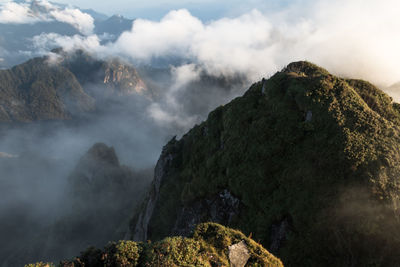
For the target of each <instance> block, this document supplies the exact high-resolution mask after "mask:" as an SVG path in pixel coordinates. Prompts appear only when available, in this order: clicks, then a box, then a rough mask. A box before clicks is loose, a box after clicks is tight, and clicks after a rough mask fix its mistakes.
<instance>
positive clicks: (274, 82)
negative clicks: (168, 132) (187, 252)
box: [131, 62, 400, 266]
mask: <svg viewBox="0 0 400 267" xmlns="http://www.w3.org/2000/svg"><path fill="white" fill-rule="evenodd" d="M399 120H400V113H399V105H398V104H395V103H392V102H391V98H390V97H388V96H387V95H386V94H384V93H383V92H381V91H380V90H379V89H378V88H376V87H374V86H373V85H371V84H369V83H367V82H364V81H360V80H346V79H342V78H339V77H336V76H334V75H332V74H330V73H328V72H327V71H326V70H324V69H322V68H320V67H318V66H315V65H313V64H311V63H308V62H295V63H292V64H290V65H288V66H287V67H286V68H285V69H283V70H282V71H280V72H278V73H276V74H275V75H274V76H272V77H271V78H270V79H268V80H263V81H261V82H258V83H255V84H253V85H252V86H251V88H250V89H249V90H248V91H247V92H246V93H245V94H244V96H242V97H239V98H236V99H234V100H233V101H232V102H231V103H229V104H227V105H225V106H221V107H219V108H217V109H216V110H214V111H213V112H211V113H210V115H209V116H208V119H207V120H206V121H205V122H203V123H202V124H200V125H196V126H195V127H194V128H193V129H192V130H190V131H189V132H188V133H187V134H186V135H184V136H183V137H182V138H181V139H180V140H175V139H173V140H171V141H170V142H169V143H168V144H167V145H166V146H165V147H164V150H163V152H162V154H161V157H160V159H159V161H158V163H157V167H156V170H155V178H154V181H153V185H152V190H151V192H150V193H149V195H148V198H147V201H146V202H145V203H143V206H142V208H141V211H140V212H138V214H136V215H135V218H134V219H133V221H132V225H131V234H132V237H133V238H134V239H136V240H146V239H151V240H157V239H161V238H164V237H165V236H168V235H171V234H188V233H190V232H191V231H193V227H194V225H196V224H197V223H200V222H204V221H215V222H218V223H222V224H225V225H229V226H233V227H237V228H238V229H240V230H242V231H243V232H244V233H246V234H250V233H252V235H253V237H254V238H255V240H259V241H260V242H261V243H262V244H263V245H264V246H265V247H266V248H268V249H269V250H270V251H271V252H272V253H275V254H276V255H278V256H279V257H280V258H281V259H282V261H283V262H284V264H285V265H287V266H398V265H399V264H400V231H399V229H400V228H399V226H400V221H399V219H400V218H399V214H400V213H399V209H398V207H399V197H400V191H399V173H400V166H399V160H400V154H399V151H400V143H399V141H400V137H399V134H400V128H399V126H400V125H399Z"/></svg>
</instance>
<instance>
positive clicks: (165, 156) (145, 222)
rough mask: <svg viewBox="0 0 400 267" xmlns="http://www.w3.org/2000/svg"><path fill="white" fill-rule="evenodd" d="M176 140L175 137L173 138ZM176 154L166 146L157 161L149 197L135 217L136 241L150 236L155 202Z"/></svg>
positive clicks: (133, 232)
mask: <svg viewBox="0 0 400 267" xmlns="http://www.w3.org/2000/svg"><path fill="white" fill-rule="evenodd" d="M173 140H174V139H173ZM173 157H174V155H173V154H171V153H169V152H166V149H165V148H164V149H163V151H162V153H161V156H160V159H159V160H158V161H157V164H156V167H155V169H154V180H153V182H152V184H151V187H150V191H149V194H148V197H147V199H146V200H145V202H144V207H143V209H142V210H141V211H140V212H139V214H138V215H137V218H135V219H134V223H135V224H134V228H133V231H132V230H131V231H132V234H131V235H132V238H133V240H135V241H146V240H147V237H148V227H149V221H150V219H151V217H152V216H153V212H154V208H155V204H156V202H157V200H158V197H159V191H160V186H161V183H162V181H163V179H164V178H165V177H166V176H167V175H168V174H169V168H170V164H171V161H172V159H173Z"/></svg>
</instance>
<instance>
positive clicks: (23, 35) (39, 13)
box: [0, 1, 134, 68]
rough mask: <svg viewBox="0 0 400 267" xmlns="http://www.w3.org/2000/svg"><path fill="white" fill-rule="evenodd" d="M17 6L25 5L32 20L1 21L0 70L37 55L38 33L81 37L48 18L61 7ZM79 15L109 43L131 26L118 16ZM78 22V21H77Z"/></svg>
mask: <svg viewBox="0 0 400 267" xmlns="http://www.w3.org/2000/svg"><path fill="white" fill-rule="evenodd" d="M14 2H16V3H18V4H21V5H29V11H30V14H29V16H30V17H31V18H32V20H33V19H36V20H35V21H30V22H26V23H20V22H19V23H12V22H5V21H4V22H2V21H1V20H0V32H1V35H0V68H9V67H11V66H13V65H16V64H19V63H22V62H24V61H26V60H28V59H30V58H33V57H35V56H38V55H40V53H42V51H38V48H37V47H35V44H34V42H33V38H34V37H35V36H39V35H41V34H50V33H52V34H59V35H62V36H73V35H82V32H81V31H79V29H78V28H77V27H76V25H75V24H74V23H72V22H71V23H67V22H65V21H62V20H56V19H49V16H50V14H51V12H53V11H54V10H60V11H63V10H65V8H66V6H65V5H62V4H56V3H51V5H52V9H49V8H48V7H45V5H43V4H42V3H41V2H40V1H31V2H26V1H14ZM75 9H76V10H79V11H80V12H81V13H83V14H86V15H90V16H91V17H92V19H93V26H94V28H93V34H97V35H98V36H100V37H101V38H103V39H102V41H103V42H108V41H113V40H115V39H116V38H118V36H119V35H120V34H121V33H122V32H124V31H127V30H130V29H131V27H132V22H133V21H134V20H133V19H128V18H125V17H123V16H120V15H113V16H111V17H108V16H107V15H104V14H101V13H98V12H96V11H94V10H91V9H79V8H75ZM78 20H79V19H78Z"/></svg>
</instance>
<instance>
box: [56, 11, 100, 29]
mask: <svg viewBox="0 0 400 267" xmlns="http://www.w3.org/2000/svg"><path fill="white" fill-rule="evenodd" d="M50 15H51V16H52V17H53V18H54V19H55V20H57V21H60V22H65V23H68V24H71V25H72V26H73V27H75V28H76V29H77V30H79V31H80V32H81V33H83V34H85V35H89V34H91V33H92V32H93V29H94V19H93V18H92V16H90V15H89V14H87V13H83V12H82V11H80V10H79V9H71V8H66V9H64V10H58V9H55V10H52V11H50Z"/></svg>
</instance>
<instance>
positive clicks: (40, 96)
mask: <svg viewBox="0 0 400 267" xmlns="http://www.w3.org/2000/svg"><path fill="white" fill-rule="evenodd" d="M45 61H46V59H45V58H35V59H32V60H29V61H27V62H26V63H23V64H21V65H17V66H15V67H13V68H12V69H10V70H0V121H32V120H51V119H68V118H70V117H71V112H77V113H78V112H85V111H89V110H92V109H93V108H94V99H93V98H91V97H90V96H89V95H87V94H86V93H85V92H84V90H83V88H82V87H81V85H80V84H79V82H78V81H77V79H76V78H75V76H74V75H73V74H72V73H71V72H70V71H69V70H68V69H66V68H64V67H62V66H58V67H51V66H49V65H48V64H47V63H46V62H45Z"/></svg>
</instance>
